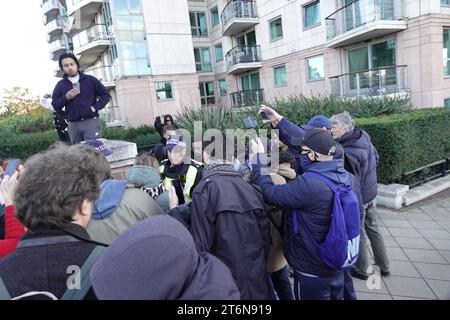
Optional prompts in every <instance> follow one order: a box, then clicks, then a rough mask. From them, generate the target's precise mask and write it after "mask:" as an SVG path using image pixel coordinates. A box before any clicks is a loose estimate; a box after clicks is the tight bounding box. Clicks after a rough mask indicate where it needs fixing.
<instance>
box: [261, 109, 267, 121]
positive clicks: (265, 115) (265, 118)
mask: <svg viewBox="0 0 450 320" xmlns="http://www.w3.org/2000/svg"><path fill="white" fill-rule="evenodd" d="M261 117H262V118H263V120H267V114H266V113H265V112H264V111H263V112H261Z"/></svg>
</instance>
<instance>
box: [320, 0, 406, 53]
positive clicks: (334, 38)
mask: <svg viewBox="0 0 450 320" xmlns="http://www.w3.org/2000/svg"><path fill="white" fill-rule="evenodd" d="M325 22H326V28H327V47H334V48H337V47H342V46H347V45H350V44H354V43H358V42H362V41H365V40H369V39H374V38H377V37H382V36H385V35H387V34H390V33H394V32H398V31H401V30H405V29H406V20H405V17H404V1H403V0H357V1H355V2H352V3H350V4H348V5H346V6H345V7H342V8H341V9H339V10H337V11H336V12H334V13H332V14H331V15H330V16H328V17H327V18H325Z"/></svg>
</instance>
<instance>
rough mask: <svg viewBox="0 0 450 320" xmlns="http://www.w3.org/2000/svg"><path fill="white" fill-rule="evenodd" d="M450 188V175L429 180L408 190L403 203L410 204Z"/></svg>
mask: <svg viewBox="0 0 450 320" xmlns="http://www.w3.org/2000/svg"><path fill="white" fill-rule="evenodd" d="M448 188H450V176H447V177H443V178H439V179H436V180H433V181H430V182H427V183H425V184H424V185H421V186H419V187H415V188H414V189H412V190H409V191H408V192H406V194H405V195H404V196H403V204H404V205H405V206H409V205H411V204H413V203H416V202H418V201H421V200H423V199H426V198H428V197H431V196H433V195H435V194H437V193H439V192H441V191H444V190H445V189H448Z"/></svg>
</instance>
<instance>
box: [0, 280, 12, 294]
mask: <svg viewBox="0 0 450 320" xmlns="http://www.w3.org/2000/svg"><path fill="white" fill-rule="evenodd" d="M0 300H11V295H10V294H9V291H8V289H6V286H5V283H4V282H3V280H2V277H0Z"/></svg>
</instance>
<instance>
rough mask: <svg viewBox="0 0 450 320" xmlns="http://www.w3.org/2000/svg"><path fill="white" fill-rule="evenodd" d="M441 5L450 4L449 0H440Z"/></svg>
mask: <svg viewBox="0 0 450 320" xmlns="http://www.w3.org/2000/svg"><path fill="white" fill-rule="evenodd" d="M441 5H443V6H450V0H441Z"/></svg>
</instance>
